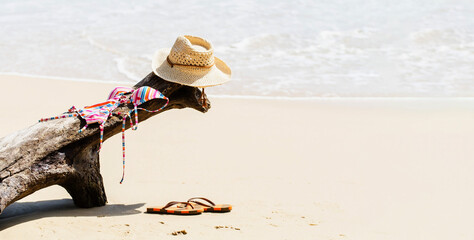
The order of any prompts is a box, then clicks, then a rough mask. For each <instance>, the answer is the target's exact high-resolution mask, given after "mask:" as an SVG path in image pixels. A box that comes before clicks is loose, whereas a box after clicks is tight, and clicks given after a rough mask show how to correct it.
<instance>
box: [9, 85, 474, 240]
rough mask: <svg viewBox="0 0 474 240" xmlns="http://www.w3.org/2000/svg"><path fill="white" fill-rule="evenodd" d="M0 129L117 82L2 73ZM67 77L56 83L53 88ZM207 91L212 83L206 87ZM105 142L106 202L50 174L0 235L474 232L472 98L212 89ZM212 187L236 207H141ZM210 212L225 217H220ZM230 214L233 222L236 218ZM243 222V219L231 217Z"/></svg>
mask: <svg viewBox="0 0 474 240" xmlns="http://www.w3.org/2000/svg"><path fill="white" fill-rule="evenodd" d="M0 79H1V83H0V86H1V89H2V90H3V92H2V95H3V99H15V97H14V96H15V94H16V93H17V92H15V91H12V90H13V88H15V87H20V86H23V87H25V88H26V90H25V92H23V93H22V94H21V95H22V96H23V99H18V101H12V102H4V103H3V104H2V105H1V107H0V110H1V112H2V113H1V114H2V115H1V116H2V117H1V118H0V123H1V126H3V127H2V128H1V129H0V136H5V135H7V134H8V133H11V132H13V131H16V130H19V129H22V128H25V127H27V126H29V125H31V124H36V121H37V120H38V119H39V118H41V117H48V116H54V115H56V114H58V113H61V112H63V111H65V110H67V109H68V108H69V107H70V106H71V105H76V106H77V107H82V106H84V105H89V104H92V103H95V102H99V101H102V100H103V99H104V98H106V97H107V94H108V92H109V91H110V90H111V89H112V88H113V87H114V86H115V85H112V84H95V83H78V82H67V81H58V80H44V79H42V80H41V81H40V80H39V79H32V78H25V77H14V76H2V77H0ZM56 91H58V92H56ZM209 93H210V94H212V89H209ZM210 99H211V102H212V104H213V105H212V109H211V110H210V111H209V112H208V113H206V114H201V113H199V112H197V111H194V110H190V109H185V110H172V111H169V112H166V113H163V114H160V115H158V116H155V117H153V118H152V119H150V120H148V121H146V122H142V123H140V125H139V129H138V131H136V132H134V131H127V169H126V178H125V182H124V184H122V185H120V184H119V180H120V177H121V167H122V165H121V145H120V144H121V138H120V136H119V135H117V136H115V137H113V138H111V139H109V140H108V141H106V142H105V143H104V146H103V149H102V151H101V164H102V166H101V170H102V174H103V177H104V181H105V187H106V191H107V196H108V200H109V203H108V205H107V206H105V207H99V208H92V209H79V208H76V207H75V206H74V204H73V203H72V201H71V200H70V197H69V196H68V194H67V192H66V191H64V190H63V189H62V188H60V187H57V186H54V187H50V188H47V189H44V190H41V191H38V192H36V193H34V194H32V195H30V196H29V197H27V198H24V199H22V200H21V201H19V202H17V203H15V204H13V205H11V206H10V207H8V208H7V209H6V210H5V212H4V213H3V214H2V215H0V239H2V240H3V239H69V240H73V239H86V238H87V239H176V238H177V237H176V236H173V235H172V234H171V233H172V232H174V231H179V230H186V232H187V233H188V234H187V235H185V236H181V237H178V238H180V239H181V238H187V239H361V240H368V239H384V240H391V239H393V240H400V239H457V240H458V239H472V237H473V236H474V231H473V230H472V217H473V216H474V207H473V204H472V203H473V202H474V188H473V183H474V175H473V174H472V173H473V172H474V161H473V160H472V159H473V158H474V147H473V146H474V100H473V99H365V100H364V99H325V100H324V99H321V100H315V101H284V100H254V99H245V100H244V99H220V98H212V97H211V98H210ZM195 196H205V197H208V198H210V199H212V200H214V201H215V202H217V203H230V204H232V205H233V207H234V210H233V211H232V212H231V213H227V214H211V213H206V214H203V215H199V216H171V215H165V216H164V215H154V214H144V213H143V212H144V211H145V209H146V207H149V206H159V205H164V204H166V203H167V202H169V201H172V200H183V201H184V200H187V199H188V198H189V197H195ZM215 226H228V228H222V229H216V228H215ZM232 227H233V228H234V229H232ZM235 228H238V229H240V230H236V229H235Z"/></svg>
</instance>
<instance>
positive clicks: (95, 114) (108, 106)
mask: <svg viewBox="0 0 474 240" xmlns="http://www.w3.org/2000/svg"><path fill="white" fill-rule="evenodd" d="M153 99H164V100H166V103H165V104H164V105H163V106H162V107H160V108H159V109H156V110H148V109H145V108H140V107H139V105H141V104H143V103H145V102H148V101H150V100H153ZM130 103H131V104H133V106H134V109H133V110H131V111H129V112H128V113H120V112H119V113H117V114H118V115H122V149H123V173H122V180H121V181H120V183H122V182H123V179H124V176H125V123H126V121H127V118H130V128H131V129H132V130H137V128H138V109H140V110H144V111H147V112H158V111H161V110H162V109H163V108H165V107H166V106H167V105H168V103H169V99H168V98H167V97H166V96H164V95H163V94H162V93H161V92H160V91H158V90H156V89H154V88H152V87H148V86H144V87H140V88H138V89H133V88H130V87H116V88H114V89H113V90H112V91H111V92H110V94H109V96H108V98H107V101H105V102H102V103H98V104H94V105H91V106H85V107H84V108H82V109H79V110H77V109H76V107H74V106H72V107H71V108H70V109H69V110H68V113H66V114H63V115H59V116H56V117H50V118H42V119H40V120H39V122H46V121H50V120H54V119H60V118H67V117H77V116H80V117H81V118H83V119H84V120H85V121H86V125H85V126H84V127H83V128H81V129H80V130H79V132H82V131H84V130H85V129H86V128H87V127H88V126H89V124H93V123H98V124H99V128H100V144H99V150H98V151H100V149H102V143H103V139H104V126H105V122H106V121H107V119H108V118H109V117H110V116H111V115H112V111H114V110H115V109H116V108H117V107H119V106H120V105H122V104H130ZM132 113H134V114H135V124H134V123H133V121H132V118H131V115H132Z"/></svg>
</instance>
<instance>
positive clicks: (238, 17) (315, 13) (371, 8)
mask: <svg viewBox="0 0 474 240" xmlns="http://www.w3.org/2000/svg"><path fill="white" fill-rule="evenodd" d="M1 5H2V6H1V7H0V25H1V26H2V28H0V36H2V37H1V38H0V53H2V54H1V55H0V72H18V73H24V74H31V75H40V76H55V77H60V78H70V79H71V78H72V79H100V80H101V81H110V82H122V83H123V82H136V81H138V80H140V79H141V78H143V77H144V76H146V75H147V74H148V73H149V72H151V69H150V65H151V64H150V61H151V58H152V56H153V53H154V52H155V51H156V50H157V49H158V48H162V47H170V46H171V45H172V44H173V42H174V40H175V38H176V37H177V36H178V35H181V34H191V35H197V36H203V37H206V38H208V39H210V40H211V41H212V42H213V44H214V46H215V53H216V55H217V56H218V57H220V58H221V59H223V60H224V61H226V62H227V63H228V64H229V65H230V66H231V68H232V71H233V81H232V82H230V83H228V84H225V85H223V86H219V87H216V88H213V91H214V92H215V93H216V94H218V95H242V96H249V95H250V96H278V97H290V98H292V97H298V98H313V97H321V96H325V97H327V96H340V97H345V96H349V97H361V96H376V97H393V96H402V97H460V96H474V84H473V83H474V77H473V76H474V18H473V17H472V12H474V3H473V2H472V1H469V0H455V1H449V2H447V1H441V0H418V1H412V0H399V1H363V0H345V1H343V0H334V1H311V0H294V1H290V0H283V1H277V2H275V1H270V0H261V1H252V0H241V1H230V0H221V1H217V0H204V1H202V0H201V1H197V0H192V1H186V2H184V1H183V2H182V1H172V2H159V1H153V0H143V1H140V2H139V3H138V2H133V1H125V0H119V1H100V2H97V1H92V0H82V1H79V0H70V1H67V2H60V1H45V2H41V3H39V2H37V1H34V0H18V1H14V2H13V1H11V2H2V3H1ZM209 9H212V10H211V11H210V10H209ZM171 19H172V20H171ZM92 81H94V80H92Z"/></svg>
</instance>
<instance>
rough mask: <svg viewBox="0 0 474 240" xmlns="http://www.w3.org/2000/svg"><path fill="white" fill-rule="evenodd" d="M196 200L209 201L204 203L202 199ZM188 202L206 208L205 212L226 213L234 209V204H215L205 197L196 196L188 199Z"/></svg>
mask: <svg viewBox="0 0 474 240" xmlns="http://www.w3.org/2000/svg"><path fill="white" fill-rule="evenodd" d="M196 200H204V201H206V202H207V203H203V202H201V201H196ZM188 204H192V205H194V206H197V207H201V208H203V209H204V212H215V213H225V212H230V211H231V210H232V205H230V204H217V205H216V204H214V203H213V202H212V201H211V200H209V199H207V198H203V197H194V198H190V199H189V200H188Z"/></svg>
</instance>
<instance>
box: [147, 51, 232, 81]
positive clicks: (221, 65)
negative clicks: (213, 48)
mask: <svg viewBox="0 0 474 240" xmlns="http://www.w3.org/2000/svg"><path fill="white" fill-rule="evenodd" d="M170 51H171V48H163V49H160V50H158V51H157V52H156V53H155V56H154V57H153V60H152V62H151V67H152V69H153V72H154V73H155V74H156V75H157V76H159V77H161V78H163V79H164V80H166V81H170V82H174V83H179V84H183V85H187V86H192V87H211V86H216V85H220V84H223V83H225V82H228V81H230V76H231V70H230V68H229V67H228V66H227V64H225V62H223V61H222V60H220V59H219V58H217V57H214V65H213V66H212V67H210V68H201V67H192V66H180V65H174V66H173V67H171V65H170V64H169V63H168V61H167V60H166V58H167V57H168V54H169V53H170Z"/></svg>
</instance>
